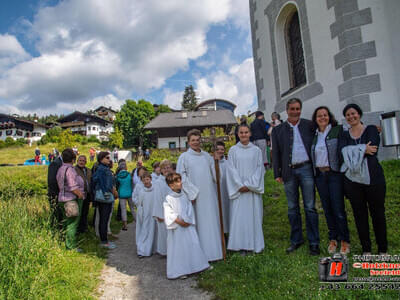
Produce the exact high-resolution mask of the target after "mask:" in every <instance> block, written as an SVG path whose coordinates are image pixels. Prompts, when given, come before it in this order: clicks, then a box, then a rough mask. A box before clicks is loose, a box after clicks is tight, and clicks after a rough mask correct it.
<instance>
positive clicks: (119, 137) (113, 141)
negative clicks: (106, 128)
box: [108, 127, 124, 149]
mask: <svg viewBox="0 0 400 300" xmlns="http://www.w3.org/2000/svg"><path fill="white" fill-rule="evenodd" d="M108 144H109V146H110V147H112V148H114V147H117V148H119V149H121V148H122V146H123V144H124V135H123V134H122V131H121V130H119V128H118V127H115V130H114V132H113V133H111V134H110V141H109V143H108Z"/></svg>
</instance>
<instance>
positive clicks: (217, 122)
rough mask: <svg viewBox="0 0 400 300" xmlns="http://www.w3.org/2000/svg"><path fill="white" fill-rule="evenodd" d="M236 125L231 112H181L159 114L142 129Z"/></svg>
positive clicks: (225, 110)
mask: <svg viewBox="0 0 400 300" xmlns="http://www.w3.org/2000/svg"><path fill="white" fill-rule="evenodd" d="M232 124H237V121H236V118H235V116H234V115H233V113H232V111H230V110H227V109H224V110H215V111H214V110H213V111H182V112H169V113H161V114H159V115H158V116H157V117H155V118H154V119H153V120H151V121H150V122H149V123H148V124H147V125H146V126H145V127H144V128H145V129H158V128H177V127H202V126H223V125H232Z"/></svg>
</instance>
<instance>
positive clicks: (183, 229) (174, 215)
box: [164, 173, 210, 279]
mask: <svg viewBox="0 0 400 300" xmlns="http://www.w3.org/2000/svg"><path fill="white" fill-rule="evenodd" d="M166 181H167V184H168V186H169V187H170V188H171V190H172V191H171V192H170V193H169V195H168V196H167V197H166V201H165V202H164V216H165V224H166V225H167V229H168V239H167V249H168V250H167V252H168V253H167V277H168V279H175V278H181V279H185V278H187V275H189V274H193V273H197V272H200V271H203V270H205V269H207V268H209V267H210V265H209V264H208V261H207V257H206V256H205V254H204V252H203V250H202V249H201V247H200V241H199V237H198V235H197V232H196V228H195V217H194V211H193V207H192V203H191V202H190V201H189V199H188V198H187V196H186V194H185V193H184V192H182V182H181V175H179V174H177V173H170V174H168V175H167V178H166Z"/></svg>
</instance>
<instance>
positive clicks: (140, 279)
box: [99, 223, 211, 300]
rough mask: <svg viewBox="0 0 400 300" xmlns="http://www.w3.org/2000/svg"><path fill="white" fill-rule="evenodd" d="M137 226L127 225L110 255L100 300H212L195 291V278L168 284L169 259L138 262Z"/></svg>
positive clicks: (101, 286) (156, 256) (155, 257)
mask: <svg viewBox="0 0 400 300" xmlns="http://www.w3.org/2000/svg"><path fill="white" fill-rule="evenodd" d="M134 241H135V223H131V224H129V225H128V231H122V230H121V232H120V234H119V235H118V240H116V241H115V243H116V245H117V247H118V248H116V249H114V250H110V251H109V255H108V260H107V264H106V266H105V267H104V269H103V271H102V275H101V279H102V280H103V282H102V283H101V285H100V287H99V293H100V295H101V296H100V299H107V300H111V299H113V300H117V299H210V298H211V297H210V295H209V294H208V293H206V292H204V291H202V290H200V289H197V288H195V287H196V284H197V283H196V281H195V280H194V278H193V277H189V278H188V279H186V280H180V279H178V280H168V279H167V277H166V263H167V261H166V259H165V258H162V257H161V256H159V255H153V256H152V257H149V258H142V259H139V258H138V257H137V255H136V243H135V242H134Z"/></svg>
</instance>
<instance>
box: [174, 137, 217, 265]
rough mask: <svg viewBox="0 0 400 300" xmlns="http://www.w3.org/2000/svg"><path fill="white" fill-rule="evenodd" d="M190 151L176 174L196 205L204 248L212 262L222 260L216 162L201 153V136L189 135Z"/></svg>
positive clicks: (199, 230)
mask: <svg viewBox="0 0 400 300" xmlns="http://www.w3.org/2000/svg"><path fill="white" fill-rule="evenodd" d="M187 137H188V144H189V146H190V148H189V149H188V150H187V151H186V152H184V153H182V154H181V155H180V156H179V159H178V164H177V167H176V172H177V173H179V174H181V175H182V188H183V191H184V192H185V193H186V195H187V196H188V198H189V200H190V201H192V203H193V207H194V210H195V215H196V223H197V224H196V229H197V233H198V235H199V239H200V245H201V248H202V249H203V251H204V253H205V254H206V257H207V259H208V261H215V260H220V259H222V246H221V233H220V224H219V210H218V200H217V190H216V185H215V182H216V181H215V164H214V159H213V158H212V157H211V156H210V155H209V154H208V153H207V152H204V151H202V150H201V149H200V138H201V133H200V131H199V130H197V129H192V130H190V131H189V132H188V134H187Z"/></svg>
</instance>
